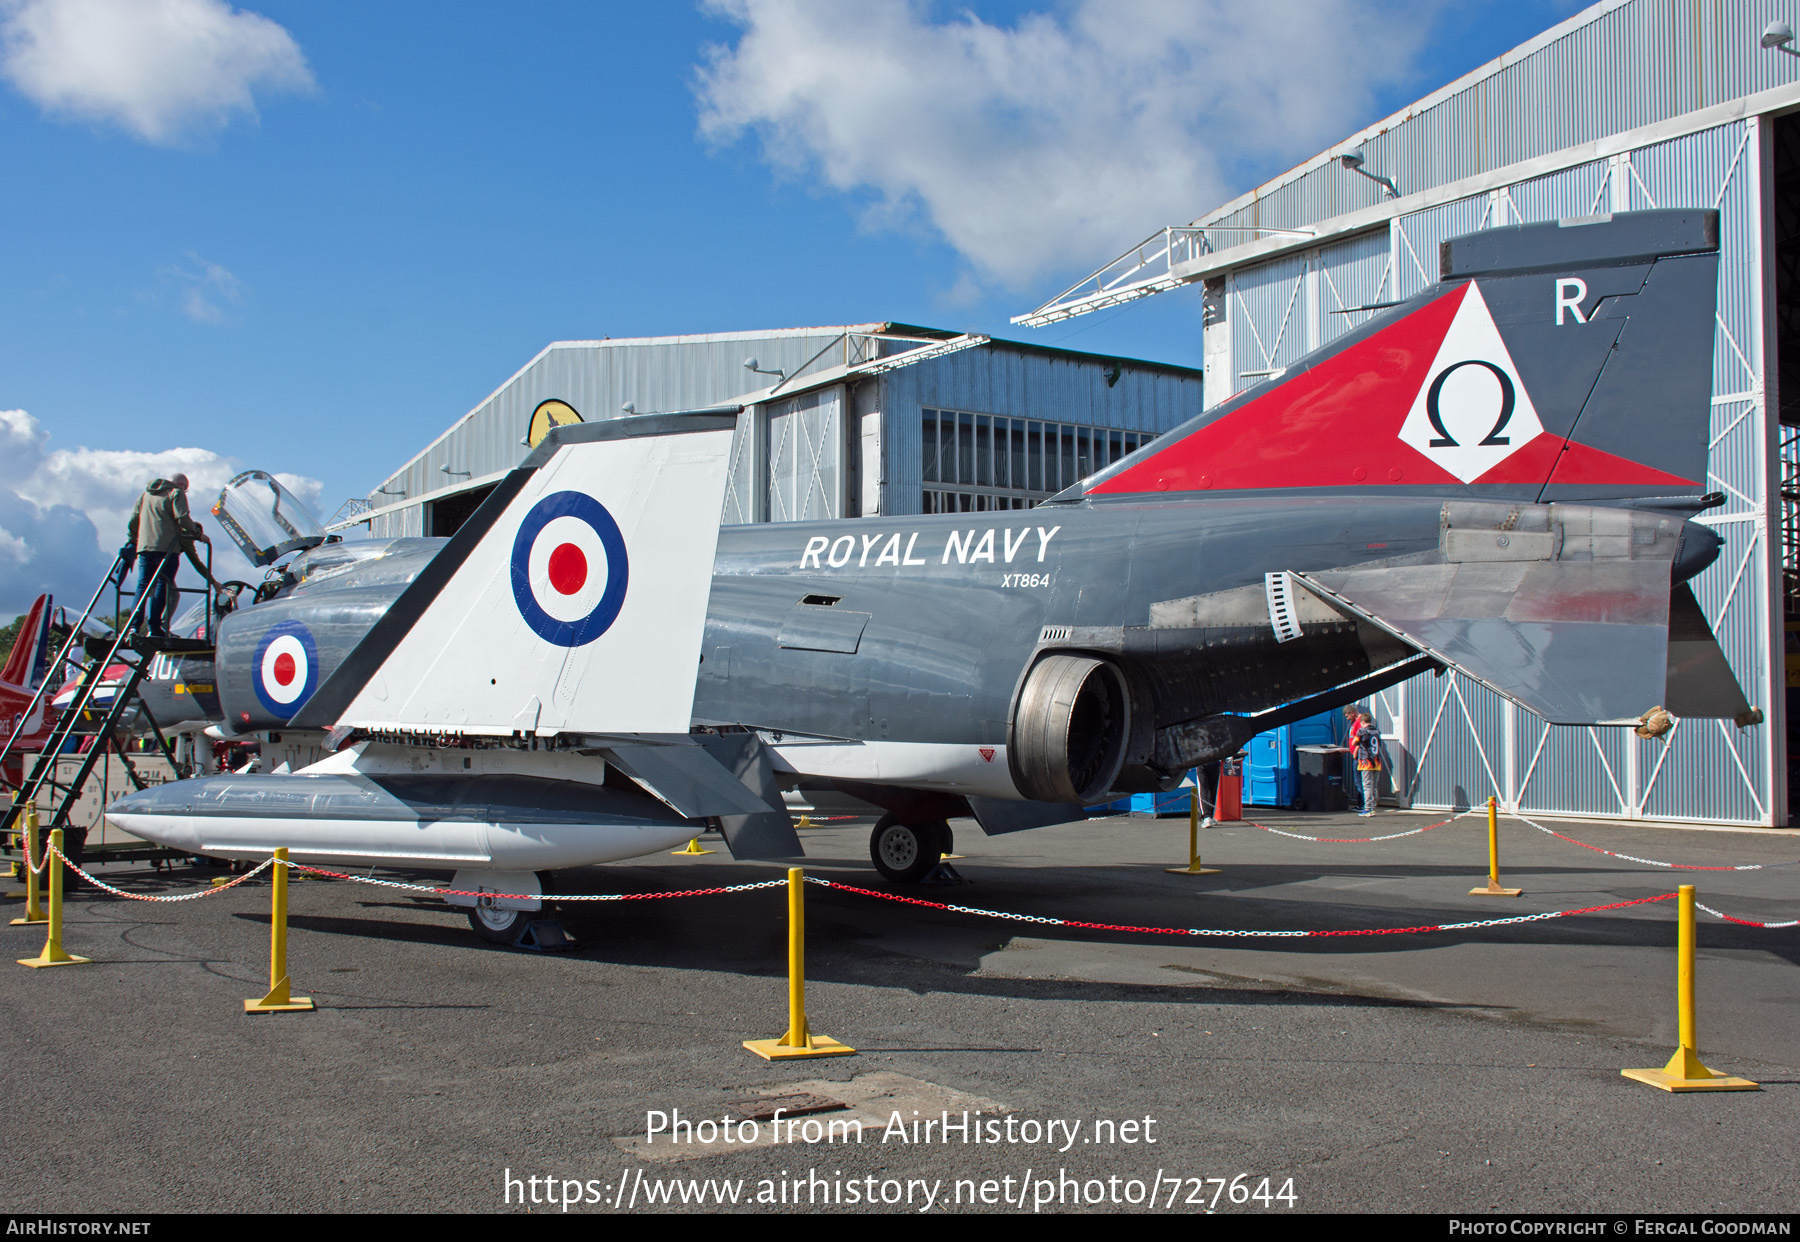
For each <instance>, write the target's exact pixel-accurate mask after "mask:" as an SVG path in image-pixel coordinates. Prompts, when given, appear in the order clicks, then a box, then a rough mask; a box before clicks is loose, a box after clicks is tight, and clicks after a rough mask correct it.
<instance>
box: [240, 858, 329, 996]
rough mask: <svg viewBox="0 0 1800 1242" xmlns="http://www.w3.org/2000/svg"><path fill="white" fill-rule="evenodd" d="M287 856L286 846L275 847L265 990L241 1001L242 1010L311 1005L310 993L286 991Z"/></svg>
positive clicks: (288, 989)
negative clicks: (266, 988) (266, 986)
mask: <svg viewBox="0 0 1800 1242" xmlns="http://www.w3.org/2000/svg"><path fill="white" fill-rule="evenodd" d="M287 860H288V852H287V847H286V846H283V847H281V848H279V849H277V850H276V851H275V883H274V885H273V889H274V894H273V896H271V897H270V898H269V994H268V995H267V996H265V997H263V998H262V999H261V1000H247V1001H245V1002H244V1012H245V1013H286V1012H289V1011H292V1010H296V1009H311V1008H312V1007H313V1003H312V997H310V996H290V995H288V993H289V991H290V990H292V988H293V984H292V983H291V982H290V981H289V980H288V972H287V882H288V874H287V873H288V869H287Z"/></svg>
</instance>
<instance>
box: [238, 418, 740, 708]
mask: <svg viewBox="0 0 1800 1242" xmlns="http://www.w3.org/2000/svg"><path fill="white" fill-rule="evenodd" d="M735 424H736V416H735V413H730V412H728V413H712V412H701V413H698V414H685V415H659V416H644V417H640V418H626V419H615V420H611V421H608V422H603V423H588V424H581V425H573V426H569V427H563V428H559V429H557V430H556V431H554V432H552V433H551V435H550V437H549V438H547V439H546V440H545V441H544V442H543V443H542V444H541V445H540V446H539V447H538V448H537V449H536V450H535V451H534V452H533V453H532V454H531V456H530V457H529V458H527V459H526V461H525V463H524V464H523V465H521V466H520V467H519V468H518V469H517V470H514V471H513V472H512V473H511V474H509V475H508V476H507V477H506V478H505V479H504V480H503V481H502V482H501V483H500V484H499V485H498V486H497V487H496V488H495V490H494V491H493V493H492V494H491V495H489V496H488V498H487V499H486V500H485V501H483V502H482V504H481V506H480V508H478V509H477V510H476V512H475V513H474V514H473V515H472V516H471V517H470V518H469V520H468V522H467V523H465V524H464V526H463V527H462V528H461V529H460V530H459V531H458V532H457V533H456V535H455V536H454V537H453V538H452V539H451V540H450V542H449V543H448V544H447V545H446V546H445V548H444V549H443V551H441V552H440V553H438V555H437V557H436V558H435V559H434V560H433V561H432V562H431V564H430V565H428V566H427V567H426V569H425V571H424V572H423V573H421V574H420V575H419V577H418V578H417V579H415V580H414V581H413V583H412V584H411V585H410V586H409V587H408V588H407V589H406V590H405V591H404V592H403V593H402V594H401V595H400V597H399V599H397V600H396V601H395V602H394V604H393V606H392V607H391V608H389V609H388V611H387V613H386V615H385V616H383V618H382V619H381V620H380V621H379V622H377V623H376V625H375V626H374V627H373V628H372V629H371V630H370V631H369V633H368V635H367V636H366V637H364V639H363V640H362V641H361V643H359V644H358V645H357V647H356V648H355V649H354V650H353V651H352V652H351V653H350V655H349V656H348V657H346V658H345V660H344V662H343V663H342V664H341V665H339V666H338V668H337V669H336V670H335V671H334V672H333V673H332V674H331V676H330V677H329V678H328V679H327V680H326V682H325V684H324V685H322V686H320V687H319V689H318V691H317V693H315V694H314V695H313V696H312V698H311V699H309V700H308V701H307V703H306V705H305V706H304V707H303V708H301V710H300V712H299V713H297V714H296V715H295V716H294V717H293V719H292V720H291V721H290V722H289V723H290V724H291V725H292V726H293V727H295V728H332V727H334V726H337V727H348V728H353V729H364V730H370V731H375V732H400V733H406V732H411V733H418V734H427V735H429V734H446V733H462V734H472V735H484V736H502V737H504V736H513V735H520V736H532V737H537V736H549V735H553V734H558V733H584V734H602V733H610V734H643V733H651V734H686V733H687V732H688V727H689V722H690V716H691V711H692V706H693V694H694V683H695V679H696V677H697V675H698V665H699V661H700V646H701V637H702V632H703V630H704V626H705V622H706V604H707V599H708V596H709V594H710V592H711V590H712V570H713V558H714V554H715V552H716V550H717V543H718V528H719V512H720V509H721V507H722V504H723V501H724V494H725V486H726V476H727V468H728V462H729V457H730V450H731V439H732V431H733V428H734V426H735ZM271 650H273V648H271ZM265 663H270V664H271V668H272V669H274V671H273V672H270V671H269V670H267V669H263V670H258V674H259V675H262V676H265V677H266V676H279V673H280V669H279V667H278V661H277V662H273V663H271V662H269V661H265ZM290 676H291V673H290Z"/></svg>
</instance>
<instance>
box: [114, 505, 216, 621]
mask: <svg viewBox="0 0 1800 1242" xmlns="http://www.w3.org/2000/svg"><path fill="white" fill-rule="evenodd" d="M187 489H188V477H187V475H185V474H178V475H176V476H175V477H174V478H172V479H157V480H155V481H153V482H152V483H151V484H150V486H149V487H147V488H145V489H144V494H143V495H142V496H140V497H138V502H137V508H135V509H133V510H132V512H131V521H130V522H129V523H128V524H127V525H126V537H127V538H129V539H130V540H131V541H132V542H133V543H134V544H136V546H137V562H138V598H139V599H140V600H141V599H142V598H143V597H144V592H145V591H146V590H148V591H149V592H150V602H149V603H148V604H147V605H146V606H145V608H144V611H143V612H142V613H141V614H140V616H141V617H142V618H143V622H144V624H145V625H146V626H147V627H148V629H149V632H150V635H151V637H153V638H163V637H166V636H167V633H168V620H167V617H166V615H165V613H166V612H169V611H173V610H172V609H170V608H169V604H170V603H171V602H172V601H171V600H170V591H169V583H170V581H171V580H172V579H173V578H174V577H175V558H176V557H177V556H179V555H180V553H181V545H182V542H183V541H184V540H190V539H198V540H200V541H201V542H202V543H210V542H212V541H211V540H210V539H208V538H207V534H206V531H205V530H203V529H202V528H201V526H200V523H198V522H196V521H194V520H193V519H192V518H190V517H189V516H188V505H187Z"/></svg>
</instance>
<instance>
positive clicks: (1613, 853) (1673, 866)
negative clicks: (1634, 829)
mask: <svg viewBox="0 0 1800 1242" xmlns="http://www.w3.org/2000/svg"><path fill="white" fill-rule="evenodd" d="M1509 818H1511V819H1516V820H1518V821H1520V822H1521V823H1526V824H1530V825H1531V826H1532V827H1533V828H1536V829H1537V830H1538V831H1539V832H1544V833H1548V834H1550V835H1551V836H1553V837H1555V838H1556V839H1557V840H1559V841H1567V842H1568V843H1569V844H1570V845H1579V846H1580V847H1581V848H1582V849H1584V850H1593V851H1594V853H1596V854H1605V855H1607V856H1609V857H1611V858H1623V859H1624V860H1625V861H1626V862H1634V863H1642V864H1643V865H1644V866H1646V867H1666V868H1668V869H1670V870H1672V871H1772V870H1774V869H1775V868H1776V867H1794V866H1800V858H1796V859H1793V860H1792V861H1790V862H1778V863H1744V864H1742V865H1740V866H1735V867H1706V866H1701V865H1700V864H1699V863H1672V862H1662V861H1661V860H1659V859H1655V858H1639V857H1637V856H1636V855H1634V854H1621V853H1619V852H1618V851H1617V850H1609V849H1602V848H1601V847H1600V846H1598V845H1589V844H1588V843H1587V842H1586V841H1577V840H1576V839H1575V838H1574V837H1571V836H1565V835H1564V834H1562V833H1560V832H1558V831H1556V829H1554V828H1546V827H1544V825H1542V824H1540V823H1537V822H1536V821H1535V820H1529V819H1526V818H1525V817H1524V816H1523V815H1518V814H1514V815H1512V816H1509ZM1721 917H1722V916H1721ZM1758 926H1760V924H1758ZM1781 926H1784V927H1785V926H1788V925H1787V924H1785V923H1784V924H1781Z"/></svg>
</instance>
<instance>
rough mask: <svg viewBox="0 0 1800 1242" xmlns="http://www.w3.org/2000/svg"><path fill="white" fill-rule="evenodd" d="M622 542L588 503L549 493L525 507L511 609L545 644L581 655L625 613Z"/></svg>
mask: <svg viewBox="0 0 1800 1242" xmlns="http://www.w3.org/2000/svg"><path fill="white" fill-rule="evenodd" d="M628 574H629V568H628V566H627V564H626V558H625V537H624V535H622V534H620V533H619V524H618V523H617V522H615V521H613V516H612V514H610V513H608V512H607V511H606V507H605V506H604V505H602V504H601V503H600V502H599V501H597V500H595V499H594V498H593V497H592V496H587V495H584V494H582V493H581V492H554V493H552V494H551V495H548V496H546V497H544V498H543V499H542V500H540V501H538V502H537V503H536V504H535V505H533V506H532V507H531V511H530V512H529V513H527V514H526V515H525V520H524V521H523V522H521V523H520V524H519V533H518V535H517V536H516V537H515V538H514V539H513V551H512V589H513V602H514V603H516V604H517V605H518V607H519V615H520V616H522V617H523V618H525V624H526V625H529V626H530V627H531V630H532V632H533V633H534V634H536V635H537V636H538V637H539V638H541V639H543V640H544V641H545V642H549V643H555V644H556V645H557V646H559V647H581V646H585V645H586V644H588V643H591V642H593V641H594V640H595V639H596V638H599V637H600V636H601V635H602V634H604V633H606V631H607V630H608V629H610V628H612V623H613V622H614V621H616V620H618V619H619V610H620V609H621V608H623V607H624V606H625V587H626V582H627V578H628Z"/></svg>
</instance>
